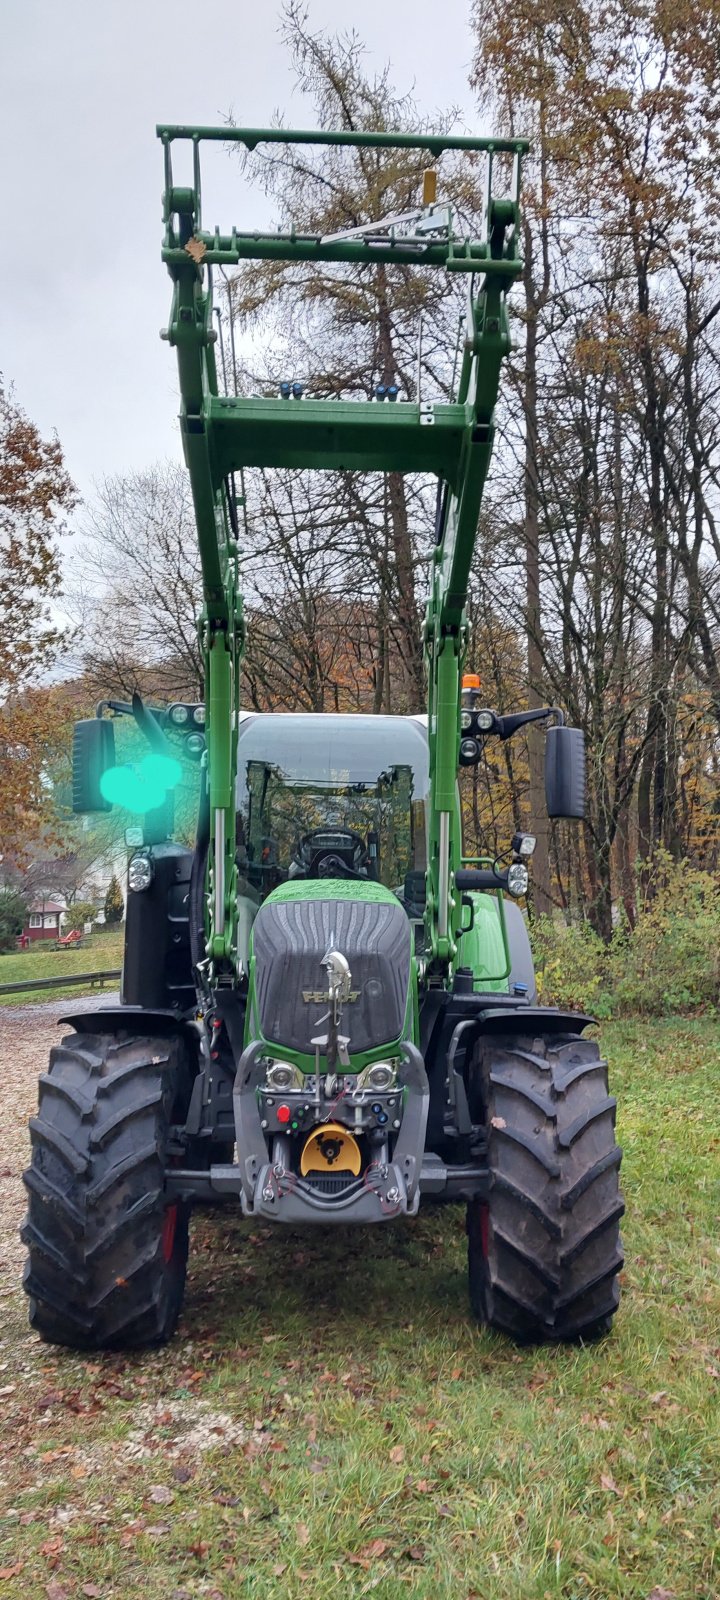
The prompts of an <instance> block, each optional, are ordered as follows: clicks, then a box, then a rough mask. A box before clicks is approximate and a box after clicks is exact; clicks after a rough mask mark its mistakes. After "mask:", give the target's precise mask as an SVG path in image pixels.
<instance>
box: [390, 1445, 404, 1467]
mask: <svg viewBox="0 0 720 1600" xmlns="http://www.w3.org/2000/svg"><path fill="white" fill-rule="evenodd" d="M390 1460H391V1461H392V1462H393V1464H394V1466H396V1467H399V1466H400V1463H401V1462H402V1461H404V1460H405V1446H404V1445H402V1444H394V1445H393V1447H392V1450H391V1451H390Z"/></svg>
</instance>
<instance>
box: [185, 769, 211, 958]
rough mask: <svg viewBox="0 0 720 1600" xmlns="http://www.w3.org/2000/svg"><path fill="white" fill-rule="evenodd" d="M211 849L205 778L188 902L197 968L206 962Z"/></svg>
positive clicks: (203, 778)
mask: <svg viewBox="0 0 720 1600" xmlns="http://www.w3.org/2000/svg"><path fill="white" fill-rule="evenodd" d="M209 847H210V795H209V792H208V786H207V778H206V775H205V773H203V775H202V789H201V793H200V807H199V810H198V820H197V833H196V836H195V851H194V854H193V861H192V867H191V870H190V895H189V901H188V907H189V919H190V957H191V960H192V964H193V967H198V966H199V965H200V962H201V961H203V960H204V959H205V907H204V897H205V875H206V871H207V859H208V849H209Z"/></svg>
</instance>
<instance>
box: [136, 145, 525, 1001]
mask: <svg viewBox="0 0 720 1600" xmlns="http://www.w3.org/2000/svg"><path fill="white" fill-rule="evenodd" d="M157 132H158V136H159V138H160V139H161V141H162V143H163V147H164V155H165V192H164V197H163V216H164V224H165V234H164V240H163V251H162V255H163V260H164V262H165V263H166V265H167V268H168V271H169V273H170V276H171V278H172V281H173V297H172V306H171V312H170V321H169V325H168V327H167V329H166V330H164V333H163V337H165V338H166V339H167V340H168V341H169V343H170V344H172V345H174V346H175V348H176V350H177V359H178V369H179V378H180V392H181V410H180V425H181V431H182V438H183V447H184V452H185V460H186V463H187V466H188V470H189V473H190V480H191V486H192V494H193V501H194V507H195V516H196V520H197V528H198V540H199V547H200V557H201V564H202V574H203V590H204V606H203V612H202V616H201V619H200V637H201V643H202V647H203V652H204V658H205V667H206V701H207V738H208V789H209V802H210V818H211V852H210V866H209V871H210V885H209V888H210V895H209V901H210V926H209V936H208V957H209V959H210V961H211V963H212V966H213V970H214V973H215V976H216V979H220V980H222V979H223V977H225V978H226V979H227V980H229V981H232V977H233V973H234V970H235V923H236V916H237V910H236V907H237V895H236V887H237V886H236V867H235V773H236V760H237V711H238V709H239V706H238V691H239V666H240V660H241V655H242V649H243V644H244V620H243V608H242V600H241V596H240V594H239V589H238V568H237V558H238V525H237V509H236V504H235V500H234V496H233V494H232V491H231V480H232V475H233V474H234V473H235V472H240V471H241V470H242V469H244V468H250V467H266V468H267V467H286V468H291V469H296V470H312V471H321V470H330V471H361V472H400V473H411V472H422V473H431V474H434V475H435V476H436V478H437V479H438V482H439V486H440V493H439V497H438V506H439V511H438V517H437V524H436V545H435V552H434V557H433V567H432V578H431V588H430V597H429V601H428V606H427V613H426V619H425V632H424V645H425V655H426V662H427V669H428V714H429V715H428V736H429V751H430V820H429V859H428V876H427V902H426V904H427V912H426V917H427V931H428V943H429V947H430V951H431V957H432V962H433V965H434V969H435V970H436V972H437V973H438V974H439V975H441V974H442V973H443V972H445V973H446V972H447V969H448V967H449V965H450V963H451V962H452V961H453V959H454V957H455V955H456V951H457V934H458V932H459V928H460V923H461V917H462V905H461V896H460V895H459V894H456V893H455V890H454V874H455V871H456V870H457V869H458V868H459V867H460V865H461V853H462V840H461V826H460V816H459V810H458V803H457V788H456V779H457V768H458V749H459V739H460V698H461V695H460V689H461V670H462V663H463V658H464V654H465V650H466V645H467V628H466V622H465V603H466V598H467V588H468V579H469V573H470V567H471V563H472V558H473V552H474V548H475V541H476V537H477V528H478V517H479V511H480V502H481V499H482V494H483V489H484V485H485V479H486V476H487V471H488V466H489V462H490V455H491V452H492V446H493V436H494V426H493V414H494V408H495V402H496V398H497V393H498V387H499V381H500V370H501V365H502V361H503V359H504V357H505V356H506V355H507V353H508V351H509V349H510V335H509V326H508V314H507V303H506V302H507V294H508V291H509V289H510V288H511V287H512V284H513V282H514V281H515V279H516V278H517V277H518V276H519V274H520V273H521V272H522V260H521V258H520V255H519V248H518V241H519V222H520V214H519V205H520V178H521V163H522V156H523V154H524V153H525V152H526V150H527V149H528V145H527V142H526V141H525V140H523V139H513V140H503V139H475V138H468V137H461V136H453V135H443V136H436V135H434V134H421V133H418V134H408V133H369V132H363V133H354V132H348V131H340V132H323V131H314V130H303V131H298V130H295V131H293V130H290V129H285V128H190V127H176V126H160V127H159V128H158V130H157ZM207 141H215V142H221V143H223V144H225V145H227V146H234V145H239V146H242V147H244V148H245V149H246V150H248V151H253V150H255V149H256V147H257V146H258V145H260V144H281V145H326V146H348V147H355V148H371V149H372V148H374V149H393V148H394V149H403V150H417V151H419V152H428V154H429V155H430V156H431V157H432V159H433V160H437V159H439V158H440V157H441V156H442V155H443V154H444V153H445V152H446V151H456V152H466V153H467V154H469V155H471V154H472V155H482V156H484V158H485V193H484V200H483V203H482V209H481V237H479V238H471V237H469V236H467V235H466V234H461V233H459V232H457V231H456V230H455V219H454V217H453V213H452V209H451V208H450V207H449V206H447V205H443V204H435V203H427V204H419V206H418V209H417V212H416V213H412V214H408V215H407V216H403V217H400V218H388V219H386V220H384V221H383V220H381V221H379V222H377V223H373V224H368V225H365V226H363V227H362V228H355V229H349V230H348V231H347V232H346V233H345V234H333V235H331V236H323V235H320V234H302V233H297V232H294V231H290V232H289V233H274V232H263V231H262V230H260V231H253V232H240V231H238V229H237V228H235V227H233V228H232V229H231V231H230V233H226V234H221V233H220V232H219V231H218V230H217V229H215V230H214V231H213V232H207V231H204V230H203V226H202V215H201V171H200V145H201V144H202V143H204V142H207ZM178 143H185V144H187V143H189V144H190V145H191V146H192V183H191V185H190V186H189V187H180V186H178V185H176V184H175V181H174V176H173V163H172V156H173V147H174V146H175V145H176V144H178ZM496 156H502V157H508V156H511V157H512V158H513V159H512V163H511V166H512V172H511V177H510V181H509V184H508V185H507V189H508V192H506V193H503V194H502V195H500V196H496V195H495V194H494V192H493V179H494V176H495V175H496V171H497V165H498V164H497V163H496V160H495V158H496ZM507 165H508V163H507V162H505V163H504V166H505V167H506V166H507ZM247 260H274V261H287V262H291V263H295V264H297V263H303V262H310V263H313V262H333V263H346V264H347V265H351V266H355V267H357V266H358V265H360V266H363V267H367V268H368V269H372V268H373V267H376V266H378V265H381V264H384V265H391V266H392V265H402V266H416V267H422V268H424V269H427V268H432V269H435V270H440V271H446V272H464V273H465V274H466V275H467V284H468V294H467V308H466V314H465V339H464V346H463V355H462V362H461V367H460V374H459V381H458V386H457V392H456V394H455V395H454V397H453V399H452V400H451V401H449V402H447V403H444V402H440V401H433V402H423V401H422V399H421V398H420V396H418V398H417V400H416V401H414V402H411V401H400V402H398V403H397V404H395V405H387V404H378V403H377V401H375V400H351V401H347V400H315V399H312V398H311V397H308V398H305V399H303V402H302V404H298V405H294V404H293V405H289V404H288V403H287V401H286V400H285V399H283V398H282V397H277V398H266V397H264V396H249V397H244V396H243V397H241V396H229V395H221V394H220V393H219V389H218V380H217V369H216V362H215V349H214V346H215V342H216V339H217V333H216V330H215V328H214V327H213V322H212V315H213V294H212V291H213V281H212V275H213V267H215V266H226V265H236V264H237V263H238V262H240V261H247Z"/></svg>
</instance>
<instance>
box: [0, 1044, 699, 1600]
mask: <svg viewBox="0 0 720 1600" xmlns="http://www.w3.org/2000/svg"><path fill="white" fill-rule="evenodd" d="M603 1043H604V1045H605V1047H606V1050H607V1052H608V1054H609V1056H610V1058H611V1063H612V1069H613V1083H614V1088H615V1090H616V1092H617V1093H618V1096H619V1099H620V1106H621V1111H620V1117H619V1128H620V1137H621V1142H622V1144H623V1145H624V1149H625V1159H624V1166H623V1183H624V1190H625V1196H626V1201H627V1217H626V1220H625V1228H624V1238H625V1247H626V1258H627V1259H626V1270H625V1275H624V1278H625V1283H624V1298H623V1301H622V1304H621V1309H620V1313H619V1316H618V1319H617V1322H616V1328H615V1332H614V1333H613V1335H612V1337H611V1338H609V1339H607V1340H605V1341H604V1342H603V1343H601V1344H599V1345H597V1346H595V1347H593V1348H582V1347H575V1348H560V1349H555V1348H551V1349H524V1350H517V1349H515V1348H514V1347H513V1346H512V1344H510V1343H509V1342H507V1341H506V1340H505V1339H503V1338H500V1337H497V1336H494V1335H491V1334H488V1333H484V1332H481V1331H479V1330H478V1329H477V1328H476V1327H475V1326H474V1325H473V1324H472V1322H471V1320H470V1317H469V1314H468V1307H467V1300H466V1286H465V1271H464V1233H463V1224H464V1219H463V1215H462V1213H461V1211H460V1209H459V1208H454V1207H453V1208H449V1209H446V1210H444V1211H436V1212H435V1213H433V1212H431V1211H425V1212H424V1213H423V1215H422V1217H421V1218H420V1219H419V1220H418V1221H417V1222H415V1223H411V1224H406V1225H404V1226H391V1227H388V1228H387V1229H376V1230H366V1231H361V1230H358V1231H356V1232H353V1233H350V1232H343V1233H323V1232H320V1231H318V1232H316V1233H312V1234H309V1233H307V1234H304V1235H300V1234H288V1233H287V1232H285V1231H280V1230H274V1231H273V1230H271V1229H268V1230H267V1231H264V1230H261V1229H260V1228H256V1227H253V1226H251V1225H249V1224H247V1223H243V1222H242V1221H240V1220H239V1218H238V1216H237V1214H236V1212H235V1211H234V1209H230V1208H226V1209H224V1210H223V1211H221V1212H219V1213H214V1214H213V1213H210V1212H207V1211H205V1212H202V1213H200V1214H199V1215H198V1217H197V1219H196V1221H195V1224H194V1235H193V1258H192V1270H191V1275H190V1279H189V1284H188V1294H187V1302H186V1313H185V1316H184V1319H183V1322H182V1324H181V1332H180V1334H179V1336H178V1338H177V1339H176V1340H175V1341H174V1343H173V1345H172V1346H171V1347H170V1348H169V1349H168V1350H167V1351H166V1352H155V1353H150V1354H145V1355H138V1356H134V1357H130V1358H123V1357H120V1356H108V1357H95V1358H93V1359H88V1360H79V1359H76V1358H74V1357H71V1356H68V1355H61V1354H58V1353H55V1352H53V1351H52V1350H50V1349H47V1348H43V1347H40V1346H38V1345H36V1344H35V1343H33V1342H31V1341H29V1338H28V1335H27V1334H26V1332H25V1320H24V1309H23V1306H22V1300H21V1296H20V1295H19V1294H17V1293H16V1294H14V1295H13V1296H11V1298H10V1299H9V1300H8V1299H5V1300H3V1301H2V1304H3V1305H4V1306H5V1307H6V1309H7V1312H8V1315H9V1328H8V1331H7V1333H6V1335H5V1350H4V1351H2V1352H0V1355H2V1356H3V1358H4V1359H5V1360H6V1363H7V1370H5V1371H4V1372H2V1371H0V1395H2V1394H3V1393H4V1392H5V1391H4V1389H3V1385H4V1384H7V1385H15V1386H16V1387H15V1388H14V1392H13V1393H12V1394H10V1395H9V1396H8V1397H7V1398H6V1399H3V1400H2V1402H1V1403H2V1406H3V1408H4V1422H5V1425H6V1429H7V1439H8V1441H10V1440H12V1441H13V1444H14V1446H15V1449H14V1452H13V1455H12V1457H11V1458H10V1459H9V1463H8V1464H6V1465H5V1466H4V1467H0V1477H2V1476H4V1477H5V1478H6V1480H7V1482H6V1486H5V1488H4V1489H2V1490H0V1498H4V1501H5V1506H6V1508H10V1512H9V1515H8V1512H7V1510H6V1514H5V1520H4V1521H3V1520H2V1518H1V1517H0V1573H2V1572H3V1571H4V1572H6V1573H7V1572H9V1573H10V1575H9V1576H6V1577H5V1578H4V1580H0V1597H5V1596H8V1597H12V1600H25V1597H26V1596H28V1595H39V1596H45V1595H46V1594H47V1595H48V1596H50V1597H51V1600H60V1597H61V1596H65V1597H67V1600H75V1597H80V1596H83V1595H86V1596H100V1597H102V1600H127V1597H134V1596H138V1597H139V1596H142V1597H143V1600H172V1597H173V1596H178V1597H180V1600H182V1597H185V1600H189V1597H191V1596H192V1597H195V1596H198V1597H199V1596H206V1597H214V1600H218V1597H222V1600H235V1597H238V1600H240V1597H242V1600H245V1597H250V1596H254V1597H257V1600H281V1597H282V1600H309V1597H312V1600H336V1597H338V1596H342V1597H343V1600H355V1597H358V1600H359V1597H361V1596H365V1595H370V1594H372V1595H377V1596H379V1597H381V1600H395V1597H397V1596H404V1595H408V1596H415V1597H416V1600H470V1597H475V1600H479V1597H482V1600H555V1597H560V1596H562V1597H564V1600H608V1597H611V1596H612V1597H614V1596H623V1597H633V1600H646V1597H648V1596H653V1597H654V1600H659V1597H662V1596H668V1595H672V1596H674V1597H676V1600H713V1597H717V1596H718V1594H719V1593H720V1571H718V1562H717V1549H718V1542H719V1533H720V1496H719V1490H718V1485H719V1484H720V1428H719V1422H720V1404H719V1401H720V1288H719V1281H720V1252H719V1248H718V1227H717V1222H718V1198H719V1195H718V1189H719V1184H718V1175H719V1171H720V1033H719V1031H718V1025H717V1023H715V1022H710V1021H698V1022H667V1021H664V1022H659V1023H655V1024H652V1025H650V1024H648V1025H644V1026H641V1025H639V1024H635V1023H629V1024H628V1023H625V1024H622V1025H620V1024H613V1025H608V1026H607V1027H606V1028H605V1029H604V1030H603ZM17 1563H19V1564H20V1566H19V1568H18V1570H17V1571H16V1572H15V1573H13V1567H14V1566H15V1565H16V1564H17ZM53 1584H57V1589H54V1588H53V1587H52V1585H53ZM48 1585H49V1586H50V1587H48Z"/></svg>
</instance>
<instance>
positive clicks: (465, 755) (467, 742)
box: [460, 739, 480, 767]
mask: <svg viewBox="0 0 720 1600" xmlns="http://www.w3.org/2000/svg"><path fill="white" fill-rule="evenodd" d="M479 755H480V746H479V744H478V742H477V739H461V740H460V760H461V762H462V764H463V766H465V767H469V766H471V765H472V763H473V761H477V759H478V757H479Z"/></svg>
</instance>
